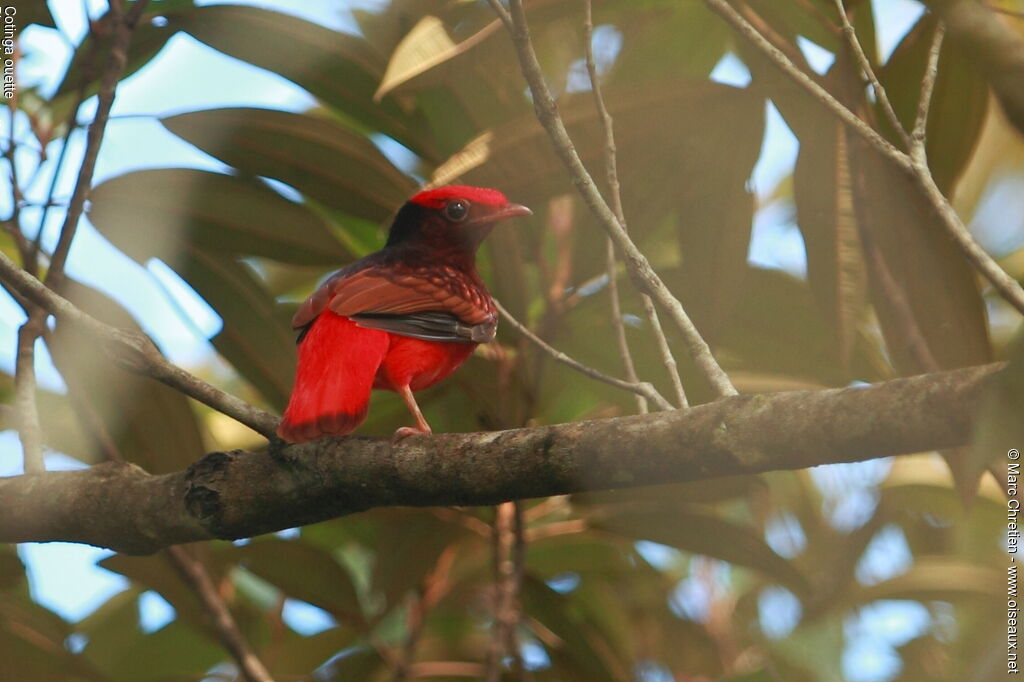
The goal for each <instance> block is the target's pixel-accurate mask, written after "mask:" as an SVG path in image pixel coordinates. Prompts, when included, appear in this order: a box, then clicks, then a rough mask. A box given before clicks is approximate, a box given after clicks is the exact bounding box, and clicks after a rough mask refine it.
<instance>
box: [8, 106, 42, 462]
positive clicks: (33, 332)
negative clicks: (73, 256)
mask: <svg viewBox="0 0 1024 682" xmlns="http://www.w3.org/2000/svg"><path fill="white" fill-rule="evenodd" d="M14 111H15V110H14V106H13V105H12V106H10V107H9V108H8V115H9V117H10V124H11V127H10V131H9V132H10V137H9V140H8V146H7V149H6V150H5V151H4V157H5V158H6V159H7V163H8V165H10V169H11V219H10V221H5V222H4V225H5V226H9V227H8V228H7V229H6V231H7V232H8V233H9V234H10V235H11V236H12V237H13V238H14V243H15V244H16V245H17V247H18V253H19V255H20V256H21V260H22V263H23V264H25V265H26V267H27V264H29V263H31V262H32V260H31V246H30V245H29V244H28V242H27V241H26V240H25V235H24V234H23V233H22V231H21V198H22V197H21V188H20V185H19V182H18V164H17V163H16V161H15V158H14V152H15V149H16V148H17V147H16V144H15V140H14ZM26 313H27V314H28V315H29V317H28V320H26V321H25V323H24V324H22V325H21V327H19V328H18V344H17V354H16V355H15V361H14V406H15V413H16V415H17V421H16V423H17V426H18V439H19V440H20V441H21V450H22V462H23V463H24V464H23V466H24V470H25V472H26V473H39V472H42V471H45V469H46V466H45V463H44V461H43V430H42V427H41V426H40V425H39V408H38V406H37V405H36V367H35V341H36V338H37V337H38V336H39V333H40V330H41V329H42V328H43V327H44V326H45V325H44V321H43V320H41V319H34V318H33V317H32V315H31V310H30V309H26Z"/></svg>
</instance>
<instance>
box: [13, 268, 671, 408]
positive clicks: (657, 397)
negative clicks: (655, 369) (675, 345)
mask: <svg viewBox="0 0 1024 682" xmlns="http://www.w3.org/2000/svg"><path fill="white" fill-rule="evenodd" d="M0 255H2V254H0ZM494 305H495V306H497V308H498V312H500V313H501V316H502V317H504V318H505V319H506V320H508V323H509V324H511V325H512V326H513V327H515V329H516V331H518V332H519V333H520V334H522V335H523V336H525V337H526V338H527V339H529V341H530V343H532V344H534V345H535V346H537V347H538V348H540V349H541V350H542V351H544V352H545V353H547V354H548V355H550V356H551V357H552V358H554V359H555V360H557V361H558V362H561V363H562V364H563V365H568V366H569V367H572V368H573V369H574V370H576V371H577V372H580V373H582V374H586V375H587V376H588V377H590V378H591V379H596V380H598V381H603V382H604V383H606V384H609V385H611V386H614V387H616V388H621V389H622V390H624V391H630V392H632V393H636V394H637V395H640V396H643V397H644V398H647V399H648V400H650V401H651V402H652V403H654V404H655V405H657V406H658V409H659V410H671V409H672V403H670V402H669V401H667V400H665V398H664V397H663V396H662V395H661V394H660V393H658V390H657V389H656V388H654V386H653V385H651V384H649V383H646V382H640V383H635V382H631V381H623V380H622V379H616V378H615V377H612V376H608V375H607V374H605V373H604V372H601V371H600V370H596V369H594V368H593V367H590V366H588V365H584V364H583V363H582V362H579V361H578V360H574V359H573V358H571V357H569V356H568V355H566V354H565V353H563V352H562V351H560V350H558V349H557V348H554V347H553V346H551V345H550V344H549V343H548V342H546V341H545V340H544V339H542V338H540V337H539V336H537V335H536V334H534V333H533V332H531V331H530V330H529V329H527V328H526V326H525V325H524V324H523V323H522V322H520V321H519V320H517V319H516V318H515V317H513V316H512V313H510V312H509V311H507V310H506V309H505V306H503V305H501V302H500V301H495V302H494Z"/></svg>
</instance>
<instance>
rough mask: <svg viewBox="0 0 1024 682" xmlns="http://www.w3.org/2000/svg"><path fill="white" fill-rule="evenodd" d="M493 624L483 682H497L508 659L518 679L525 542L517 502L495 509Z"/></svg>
mask: <svg viewBox="0 0 1024 682" xmlns="http://www.w3.org/2000/svg"><path fill="white" fill-rule="evenodd" d="M491 538H492V540H493V544H494V583H495V595H494V623H493V625H492V626H491V642H490V648H489V650H488V654H487V677H486V679H487V682H500V680H501V677H502V675H501V672H502V667H503V665H502V663H503V660H504V659H505V657H506V656H508V657H510V658H511V659H512V671H513V674H514V675H515V677H516V678H517V679H522V672H523V657H522V655H521V654H520V651H519V637H518V629H519V621H520V618H521V617H522V611H521V609H520V606H519V590H520V587H521V586H522V582H523V559H524V556H525V552H526V543H525V538H524V533H523V511H522V508H521V506H520V504H519V502H505V503H503V504H500V505H498V507H497V509H496V510H495V518H494V532H493V533H492V534H491Z"/></svg>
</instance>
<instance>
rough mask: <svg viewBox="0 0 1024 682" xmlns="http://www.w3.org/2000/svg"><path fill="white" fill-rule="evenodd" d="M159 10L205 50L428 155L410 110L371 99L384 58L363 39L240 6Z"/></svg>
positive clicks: (382, 67) (425, 144) (381, 72)
mask: <svg viewBox="0 0 1024 682" xmlns="http://www.w3.org/2000/svg"><path fill="white" fill-rule="evenodd" d="M167 16H168V19H169V20H170V22H171V24H172V25H173V26H175V27H176V28H179V29H181V30H183V31H186V32H188V33H189V34H191V35H192V36H193V37H194V38H195V39H196V40H199V41H200V42H203V43H206V44H207V45H209V46H210V47H212V48H213V49H215V50H219V51H220V52H223V53H225V54H228V55H230V56H232V57H235V58H236V59H241V60H242V61H244V62H247V63H249V64H252V65H254V66H257V67H260V68H264V69H267V70H268V71H272V72H273V73H276V74H278V75H280V76H282V77H284V78H287V79H288V80H290V81H292V82H293V83H295V84H296V85H299V86H300V87H303V88H305V89H306V90H308V91H309V92H310V94H312V95H313V96H314V97H316V98H318V99H319V100H320V101H322V102H323V103H324V104H325V105H327V106H328V107H330V108H331V109H332V110H333V111H334V113H336V114H338V115H339V116H341V117H342V118H343V119H345V120H347V121H351V122H352V123H353V124H354V125H355V126H357V127H358V128H360V129H362V130H363V131H367V132H382V133H384V134H385V135H388V136H390V137H393V138H395V139H396V140H398V141H399V142H401V143H402V144H404V145H405V146H407V147H409V148H410V149H412V150H414V151H416V152H418V153H420V154H427V155H428V156H429V150H430V143H429V140H426V139H425V136H423V135H422V134H421V133H419V131H418V123H419V121H418V118H417V117H416V116H411V115H409V114H406V113H405V112H404V111H403V110H402V108H401V107H400V106H399V105H398V103H397V102H396V101H395V100H394V99H392V98H390V97H387V98H384V99H382V100H381V101H380V102H374V100H373V93H374V92H375V91H376V89H377V83H378V82H379V80H380V76H381V75H382V74H383V72H384V60H383V59H382V58H381V57H380V56H379V55H378V54H377V53H376V51H375V50H374V48H373V46H371V45H370V44H369V43H368V42H367V41H366V40H365V39H364V38H362V37H360V36H355V35H349V34H345V33H338V32H336V31H332V30H330V29H327V28H324V27H323V26H319V25H317V24H313V23H311V22H308V21H305V20H302V19H298V18H296V17H293V16H289V15H286V14H281V13H278V12H271V11H268V10H265V9H260V8H257V7H249V6H245V5H209V6H206V7H197V8H195V9H194V10H192V11H189V12H185V13H176V12H175V13H168V14H167Z"/></svg>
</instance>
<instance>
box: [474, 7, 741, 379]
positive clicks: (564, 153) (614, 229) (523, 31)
mask: <svg viewBox="0 0 1024 682" xmlns="http://www.w3.org/2000/svg"><path fill="white" fill-rule="evenodd" d="M490 3H491V6H492V7H493V8H494V10H495V12H497V14H498V16H499V17H501V20H502V22H503V23H504V24H505V26H506V27H507V28H509V30H510V33H511V35H512V42H513V45H514V47H515V49H516V54H517V55H518V57H519V64H520V66H521V68H522V71H523V76H524V77H525V78H526V82H527V84H528V85H529V88H530V93H531V94H532V95H533V103H534V111H535V112H536V114H537V120H538V121H539V122H540V123H541V125H542V126H543V127H544V129H545V131H546V132H547V133H548V136H549V137H550V138H551V141H552V143H553V145H554V149H555V152H556V153H557V154H558V156H559V158H560V159H561V160H562V163H563V164H564V165H565V166H566V168H567V170H568V171H569V173H570V175H571V177H572V180H573V183H574V184H575V185H576V189H577V190H578V191H579V193H580V196H582V197H583V201H584V203H586V204H587V206H588V207H589V208H590V210H591V211H592V212H593V213H594V215H595V216H596V217H597V219H598V221H599V222H600V223H601V225H602V227H604V229H605V230H606V231H607V232H608V234H609V235H610V236H611V237H612V239H614V240H615V246H616V248H617V249H618V250H619V251H620V252H621V253H622V255H623V259H624V261H625V264H626V269H627V271H628V272H629V273H630V276H631V277H632V278H633V281H634V282H635V283H636V285H637V287H638V288H639V289H640V290H641V291H642V292H644V293H647V294H650V295H651V297H652V298H653V299H654V300H655V301H657V303H658V305H660V306H662V307H663V308H665V310H666V311H668V313H669V315H670V317H671V318H672V321H673V322H674V323H675V324H676V326H677V327H679V330H680V332H682V335H683V339H684V341H685V342H686V345H687V348H688V350H689V352H690V355H691V356H692V357H693V360H694V363H695V364H696V365H697V367H698V368H699V369H700V370H701V372H702V373H703V374H704V376H705V377H706V378H707V380H708V382H709V383H710V384H711V386H712V388H713V389H714V390H715V393H716V394H717V395H718V396H719V397H723V396H728V395H735V394H736V389H735V387H733V385H732V382H731V381H729V377H728V375H727V374H726V373H725V372H724V371H723V370H722V368H721V367H720V366H719V365H718V362H716V361H715V358H714V356H713V355H712V354H711V349H710V348H709V347H708V344H707V342H706V341H704V339H703V337H701V335H700V332H698V331H697V328H696V327H695V326H694V325H693V322H692V321H691V320H690V317H689V315H687V314H686V311H685V310H684V309H683V306H682V304H681V303H680V302H679V299H677V298H676V297H675V296H673V295H672V292H671V291H669V289H668V287H667V286H665V283H664V282H663V281H662V280H661V278H660V277H659V276H658V274H657V273H656V272H655V271H654V269H653V268H652V267H651V264H650V263H649V262H648V260H647V257H646V256H644V254H643V252H641V251H640V249H639V248H638V247H637V245H636V244H635V243H634V242H633V240H632V239H631V238H630V236H629V234H628V233H627V232H626V231H625V230H624V229H623V227H622V225H621V224H620V223H619V221H618V219H617V218H616V217H615V214H614V213H613V212H612V209H611V208H610V207H609V206H608V203H607V202H606V201H605V200H604V197H602V196H601V192H600V191H599V190H598V189H597V185H595V184H594V179H593V178H592V177H591V176H590V173H589V172H588V171H587V169H586V167H585V166H584V165H583V161H582V160H581V159H580V156H579V153H578V152H577V151H576V148H575V146H573V143H572V140H571V139H570V138H569V134H568V132H567V131H566V129H565V124H564V123H563V121H562V118H561V116H560V115H559V114H558V108H557V106H556V104H555V101H554V98H553V97H552V96H551V91H550V90H549V89H548V86H547V83H546V82H545V80H544V74H543V72H542V71H541V68H540V63H539V62H538V61H537V54H536V52H535V51H534V48H533V41H532V40H531V38H530V30H529V27H528V26H527V23H526V14H525V12H524V11H523V4H522V2H521V0H511V2H510V3H509V4H510V7H511V13H509V12H507V11H506V10H505V8H504V7H503V6H502V4H501V2H500V0H490Z"/></svg>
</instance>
